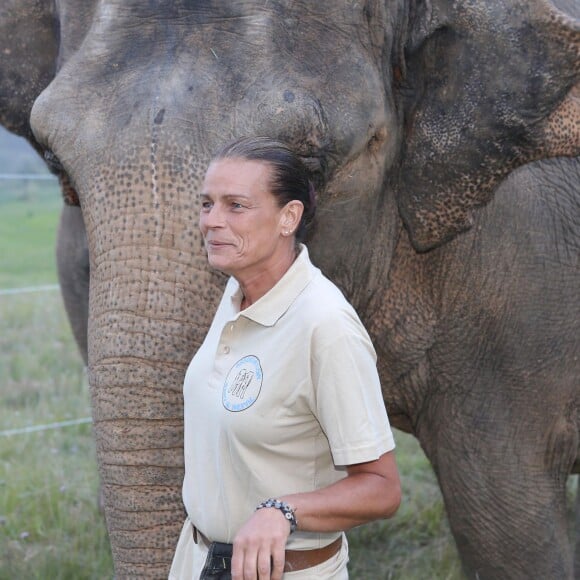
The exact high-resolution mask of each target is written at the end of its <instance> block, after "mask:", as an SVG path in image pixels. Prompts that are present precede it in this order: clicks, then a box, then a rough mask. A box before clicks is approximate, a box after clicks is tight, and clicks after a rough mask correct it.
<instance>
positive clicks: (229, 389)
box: [222, 355, 262, 412]
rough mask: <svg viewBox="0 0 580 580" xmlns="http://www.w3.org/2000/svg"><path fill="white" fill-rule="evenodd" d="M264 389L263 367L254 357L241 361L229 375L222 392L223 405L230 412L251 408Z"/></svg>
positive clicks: (250, 356)
mask: <svg viewBox="0 0 580 580" xmlns="http://www.w3.org/2000/svg"><path fill="white" fill-rule="evenodd" d="M261 388H262V367H261V366H260V361H259V360H258V358H257V357H255V356H254V355H248V356H245V357H244V358H242V359H240V360H239V361H238V362H237V363H236V364H235V365H234V366H233V367H232V368H231V369H230V372H229V373H228V376H227V377H226V380H225V383H224V388H223V391H222V403H223V405H224V407H225V408H226V409H227V410H228V411H234V412H237V411H245V410H246V409H247V408H248V407H251V406H252V405H253V404H254V403H255V402H256V400H257V399H258V395H259V394H260V389H261Z"/></svg>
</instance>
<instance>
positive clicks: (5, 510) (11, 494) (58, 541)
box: [0, 182, 461, 580]
mask: <svg viewBox="0 0 580 580" xmlns="http://www.w3.org/2000/svg"><path fill="white" fill-rule="evenodd" d="M0 186H1V187H0V289H2V288H16V287H26V286H35V285H45V284H54V283H56V280H57V278H56V273H55V265H54V241H55V237H56V227H57V223H58V215H59V212H60V207H61V201H60V197H59V194H58V191H57V190H56V188H55V185H54V184H51V183H46V182H34V183H31V184H29V185H28V186H26V188H24V189H22V188H21V189H20V190H18V191H16V190H15V189H14V185H13V184H12V185H10V186H7V185H6V184H0ZM0 325H1V328H2V333H1V334H0V426H1V427H0V430H3V431H4V430H9V429H19V428H23V427H27V426H32V425H43V424H48V423H52V422H57V421H64V420H68V419H77V418H82V417H88V416H90V407H89V396H88V386H87V382H86V377H85V373H84V369H83V367H82V363H81V360H80V357H79V355H78V353H77V350H76V346H75V344H74V341H73V339H72V335H71V332H70V330H69V327H68V323H67V320H66V315H65V313H64V308H63V306H62V303H61V299H60V295H59V293H58V292H57V291H55V292H43V293H26V294H19V295H5V296H2V295H0ZM396 437H397V443H398V449H399V451H398V462H399V468H400V471H401V475H402V479H403V487H404V490H405V495H406V498H405V502H404V503H403V505H402V507H401V509H400V510H399V513H398V514H397V516H396V517H395V518H394V519H392V520H390V521H387V522H379V523H375V524H370V525H368V526H363V527H361V528H358V529H356V530H353V531H352V532H351V533H350V534H349V541H350V544H351V578H353V580H367V579H368V580H371V579H372V580H376V579H377V578H380V579H385V580H386V579H401V580H403V579H404V580H412V579H417V580H419V579H421V580H423V579H425V578H429V579H446V580H454V579H458V578H461V575H460V571H459V564H458V559H457V555H456V552H455V548H454V544H453V542H452V540H451V537H450V534H449V531H448V527H447V523H446V519H445V515H444V512H443V507H442V503H441V495H440V493H439V490H438V488H437V485H436V482H435V478H434V476H433V473H432V471H431V468H430V466H429V464H428V462H427V460H426V459H425V456H424V455H423V453H422V452H421V450H420V448H419V446H418V444H417V442H416V441H415V440H414V439H413V438H411V437H408V436H406V435H403V434H400V433H397V434H396ZM97 487H98V477H97V470H96V461H95V450H94V445H93V439H92V432H91V426H90V425H86V424H85V425H77V426H70V427H65V428H60V429H54V430H47V431H42V432H36V433H29V434H20V435H13V436H0V580H14V579H26V580H29V579H30V580H35V579H38V580H40V579H42V580H46V579H50V580H89V579H109V578H112V576H113V572H112V561H111V555H110V550H109V546H108V540H107V533H106V529H105V525H104V521H103V518H102V516H101V514H100V513H99V511H98V507H97Z"/></svg>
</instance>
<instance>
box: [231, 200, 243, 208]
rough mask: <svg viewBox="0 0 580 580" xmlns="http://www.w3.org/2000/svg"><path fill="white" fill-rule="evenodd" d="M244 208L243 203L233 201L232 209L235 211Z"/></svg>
mask: <svg viewBox="0 0 580 580" xmlns="http://www.w3.org/2000/svg"><path fill="white" fill-rule="evenodd" d="M243 207H244V206H243V205H242V204H241V203H238V202H237V201H232V208H233V209H242V208H243Z"/></svg>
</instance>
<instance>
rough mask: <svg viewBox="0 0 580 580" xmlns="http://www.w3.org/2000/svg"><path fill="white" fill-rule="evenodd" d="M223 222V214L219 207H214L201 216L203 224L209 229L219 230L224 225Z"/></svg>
mask: <svg viewBox="0 0 580 580" xmlns="http://www.w3.org/2000/svg"><path fill="white" fill-rule="evenodd" d="M223 222H224V220H223V212H222V211H221V210H220V209H219V207H218V206H217V205H212V206H211V207H210V208H209V209H207V210H205V211H203V212H202V214H201V224H202V226H205V227H207V228H208V229H211V228H219V227H221V226H222V225H223Z"/></svg>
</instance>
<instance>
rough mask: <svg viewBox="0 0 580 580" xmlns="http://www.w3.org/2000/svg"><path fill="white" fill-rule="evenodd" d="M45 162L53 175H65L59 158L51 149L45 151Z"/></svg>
mask: <svg viewBox="0 0 580 580" xmlns="http://www.w3.org/2000/svg"><path fill="white" fill-rule="evenodd" d="M44 161H45V163H46V165H47V166H48V169H49V170H50V172H51V173H54V174H55V175H60V174H62V173H64V168H63V166H62V163H61V162H60V160H59V158H58V157H57V156H56V155H55V154H54V153H53V152H52V151H51V150H50V149H45V151H44Z"/></svg>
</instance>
